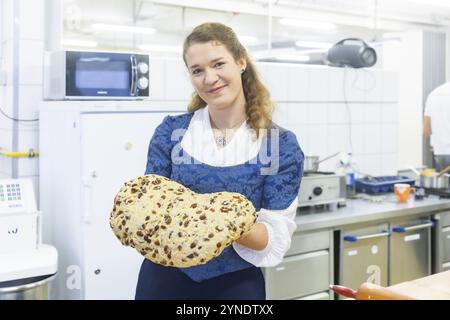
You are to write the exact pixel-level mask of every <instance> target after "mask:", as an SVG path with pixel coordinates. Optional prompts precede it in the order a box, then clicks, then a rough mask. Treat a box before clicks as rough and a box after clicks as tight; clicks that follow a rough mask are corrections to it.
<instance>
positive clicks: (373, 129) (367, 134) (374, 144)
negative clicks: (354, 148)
mask: <svg viewBox="0 0 450 320" xmlns="http://www.w3.org/2000/svg"><path fill="white" fill-rule="evenodd" d="M364 153H365V154H374V153H381V124H366V125H364Z"/></svg>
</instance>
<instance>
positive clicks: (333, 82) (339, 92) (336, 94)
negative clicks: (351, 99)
mask: <svg viewBox="0 0 450 320" xmlns="http://www.w3.org/2000/svg"><path fill="white" fill-rule="evenodd" d="M328 75H329V82H328V97H329V101H344V69H343V68H335V67H330V69H329V73H328Z"/></svg>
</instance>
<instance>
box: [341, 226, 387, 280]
mask: <svg viewBox="0 0 450 320" xmlns="http://www.w3.org/2000/svg"><path fill="white" fill-rule="evenodd" d="M388 230H389V226H388V223H380V224H375V225H360V226H356V227H352V226H349V227H348V228H343V229H342V230H341V231H340V233H338V234H339V238H338V239H339V250H338V251H337V256H338V266H339V267H338V274H339V276H338V277H339V279H338V283H339V284H341V285H344V286H346V287H350V288H353V289H357V288H358V287H359V286H360V285H361V283H363V282H371V283H375V284H377V285H381V286H387V285H388V258H389V254H388V250H389V231H388Z"/></svg>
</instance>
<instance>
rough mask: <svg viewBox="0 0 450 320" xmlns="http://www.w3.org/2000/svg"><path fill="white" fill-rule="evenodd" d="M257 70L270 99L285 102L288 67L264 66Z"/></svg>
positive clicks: (283, 65) (281, 65)
mask: <svg viewBox="0 0 450 320" xmlns="http://www.w3.org/2000/svg"><path fill="white" fill-rule="evenodd" d="M258 70H259V72H260V74H261V77H262V80H263V83H264V84H266V86H267V89H268V90H269V92H270V95H271V97H272V99H273V100H275V101H278V102H281V101H283V102H285V101H287V90H288V76H287V75H288V71H289V65H285V64H266V65H264V67H262V68H258Z"/></svg>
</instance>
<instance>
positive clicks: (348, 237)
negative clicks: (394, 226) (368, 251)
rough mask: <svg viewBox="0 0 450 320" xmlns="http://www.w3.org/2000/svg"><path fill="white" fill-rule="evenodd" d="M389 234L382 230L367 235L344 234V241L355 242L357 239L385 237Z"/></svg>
mask: <svg viewBox="0 0 450 320" xmlns="http://www.w3.org/2000/svg"><path fill="white" fill-rule="evenodd" d="M389 235H390V233H389V232H387V231H383V232H380V233H373V234H368V235H365V236H353V235H346V236H344V241H349V242H356V241H358V240H364V239H371V238H378V237H387V236H389Z"/></svg>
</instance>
